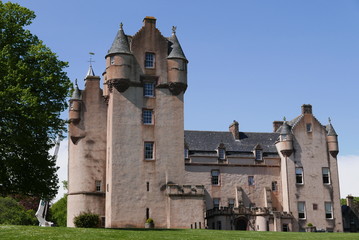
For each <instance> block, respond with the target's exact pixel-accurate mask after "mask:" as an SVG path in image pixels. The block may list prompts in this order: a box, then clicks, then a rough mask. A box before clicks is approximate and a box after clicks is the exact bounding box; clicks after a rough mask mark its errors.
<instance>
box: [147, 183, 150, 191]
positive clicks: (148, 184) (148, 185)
mask: <svg viewBox="0 0 359 240" xmlns="http://www.w3.org/2000/svg"><path fill="white" fill-rule="evenodd" d="M146 189H147V192H149V191H150V182H146Z"/></svg>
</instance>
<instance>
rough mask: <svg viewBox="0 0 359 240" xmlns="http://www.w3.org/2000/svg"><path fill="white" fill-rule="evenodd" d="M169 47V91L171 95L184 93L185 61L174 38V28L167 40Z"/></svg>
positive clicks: (185, 78)
mask: <svg viewBox="0 0 359 240" xmlns="http://www.w3.org/2000/svg"><path fill="white" fill-rule="evenodd" d="M169 41H170V47H169V54H168V57H167V66H168V70H167V72H168V73H167V74H168V84H169V89H170V91H171V93H172V94H173V95H178V94H180V93H181V92H185V91H186V89H187V63H188V61H187V59H186V56H185V55H184V53H183V50H182V47H181V45H180V43H179V41H178V39H177V36H176V27H173V28H172V36H171V37H170V38H169Z"/></svg>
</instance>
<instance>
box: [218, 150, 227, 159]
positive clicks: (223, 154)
mask: <svg viewBox="0 0 359 240" xmlns="http://www.w3.org/2000/svg"><path fill="white" fill-rule="evenodd" d="M218 158H219V159H221V160H223V159H226V150H225V149H224V148H218Z"/></svg>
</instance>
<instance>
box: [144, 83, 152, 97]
mask: <svg viewBox="0 0 359 240" xmlns="http://www.w3.org/2000/svg"><path fill="white" fill-rule="evenodd" d="M143 95H144V96H145V97H154V96H155V84H154V83H144V84H143Z"/></svg>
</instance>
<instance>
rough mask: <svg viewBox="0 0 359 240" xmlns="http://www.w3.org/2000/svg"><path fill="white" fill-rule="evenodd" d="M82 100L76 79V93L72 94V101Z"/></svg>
mask: <svg viewBox="0 0 359 240" xmlns="http://www.w3.org/2000/svg"><path fill="white" fill-rule="evenodd" d="M80 99H81V93H80V89H79V86H78V85H77V79H75V83H74V91H73V93H72V96H71V100H80Z"/></svg>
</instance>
